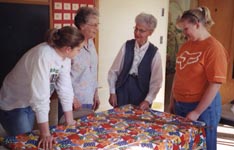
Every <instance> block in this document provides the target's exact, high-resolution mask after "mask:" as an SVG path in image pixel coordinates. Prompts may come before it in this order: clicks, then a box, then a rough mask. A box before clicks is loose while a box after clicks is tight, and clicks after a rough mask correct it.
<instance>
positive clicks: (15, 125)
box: [0, 107, 35, 136]
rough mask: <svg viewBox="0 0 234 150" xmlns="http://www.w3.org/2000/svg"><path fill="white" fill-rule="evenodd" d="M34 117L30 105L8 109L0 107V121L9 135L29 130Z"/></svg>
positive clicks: (31, 127)
mask: <svg viewBox="0 0 234 150" xmlns="http://www.w3.org/2000/svg"><path fill="white" fill-rule="evenodd" d="M34 119H35V114H34V112H33V111H32V108H31V107H26V108H16V109H13V110H10V111H6V110H1V109H0V123H1V124H2V127H3V128H4V129H5V130H6V132H7V134H8V135H11V136H15V135H18V134H22V133H27V132H31V131H32V129H33V125H34Z"/></svg>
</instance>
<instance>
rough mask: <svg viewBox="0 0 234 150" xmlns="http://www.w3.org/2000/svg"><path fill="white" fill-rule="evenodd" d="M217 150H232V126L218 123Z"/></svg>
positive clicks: (233, 131) (233, 148) (233, 141)
mask: <svg viewBox="0 0 234 150" xmlns="http://www.w3.org/2000/svg"><path fill="white" fill-rule="evenodd" d="M217 150H234V126H229V125H224V124H220V125H219V127H218V137H217Z"/></svg>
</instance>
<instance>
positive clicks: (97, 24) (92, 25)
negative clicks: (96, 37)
mask: <svg viewBox="0 0 234 150" xmlns="http://www.w3.org/2000/svg"><path fill="white" fill-rule="evenodd" d="M86 24H87V25H89V26H91V27H96V28H97V27H98V26H99V24H100V23H94V24H91V23H86Z"/></svg>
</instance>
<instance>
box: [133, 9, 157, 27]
mask: <svg viewBox="0 0 234 150" xmlns="http://www.w3.org/2000/svg"><path fill="white" fill-rule="evenodd" d="M135 23H136V24H138V23H139V24H140V23H145V24H147V26H148V28H149V29H150V30H154V29H155V28H156V26H157V19H156V18H155V17H154V16H153V15H151V14H147V13H140V14H139V15H137V16H136V19H135Z"/></svg>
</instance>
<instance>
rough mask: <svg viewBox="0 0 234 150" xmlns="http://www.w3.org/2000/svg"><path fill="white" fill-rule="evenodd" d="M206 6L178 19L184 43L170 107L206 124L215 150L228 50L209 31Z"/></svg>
mask: <svg viewBox="0 0 234 150" xmlns="http://www.w3.org/2000/svg"><path fill="white" fill-rule="evenodd" d="M213 24H214V23H213V20H212V18H211V16H210V12H209V9H208V8H207V7H199V8H196V9H191V10H187V11H185V12H184V13H183V15H182V17H181V18H180V19H179V21H178V26H179V27H181V29H182V30H183V32H184V34H185V36H186V38H187V39H188V40H187V42H185V43H184V44H183V45H182V46H181V48H180V50H179V52H178V54H177V58H176V73H175V77H174V81H173V87H172V93H171V97H170V105H169V110H170V112H171V113H175V114H177V115H180V116H183V117H186V118H188V119H190V120H193V121H196V120H199V121H203V122H205V123H206V126H209V128H206V129H205V130H206V144H207V149H208V150H216V142H217V140H216V138H217V126H218V123H219V121H220V117H221V96H220V93H219V89H220V86H221V84H222V83H224V82H225V80H226V73H227V53H226V50H225V48H224V47H223V46H222V44H221V43H220V42H219V41H217V40H216V39H215V38H214V37H213V36H211V35H210V33H209V28H210V27H211V26H212V25H213Z"/></svg>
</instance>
